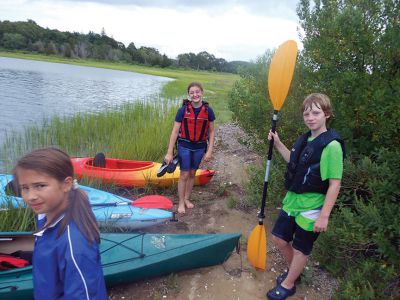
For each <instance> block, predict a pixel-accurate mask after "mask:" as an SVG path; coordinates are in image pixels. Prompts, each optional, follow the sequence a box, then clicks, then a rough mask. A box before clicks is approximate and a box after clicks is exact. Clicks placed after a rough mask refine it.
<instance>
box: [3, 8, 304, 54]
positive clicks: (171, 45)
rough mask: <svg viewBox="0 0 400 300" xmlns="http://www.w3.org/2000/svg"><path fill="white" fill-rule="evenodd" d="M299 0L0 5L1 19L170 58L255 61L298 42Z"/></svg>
mask: <svg viewBox="0 0 400 300" xmlns="http://www.w3.org/2000/svg"><path fill="white" fill-rule="evenodd" d="M297 3H298V0H254V1H253V0H198V1H193V0H186V1H185V0H90V1H89V0H0V20H1V21H4V20H9V21H26V20H28V19H32V20H34V21H35V22H36V23H37V24H38V25H40V26H42V27H45V28H46V27H47V28H49V29H58V30H60V31H70V32H79V33H84V34H87V33H88V32H89V31H93V32H95V33H101V32H102V29H104V31H105V33H106V34H107V35H108V36H110V37H113V38H114V39H115V40H117V41H119V42H122V43H124V44H125V46H128V45H129V43H131V42H133V43H134V44H135V46H136V47H137V48H139V47H141V46H146V47H154V48H156V49H158V50H159V51H160V53H161V54H166V55H167V56H168V57H169V58H176V57H177V56H178V55H179V54H183V53H189V52H192V53H195V54H197V53H199V52H201V51H207V52H208V53H210V54H213V55H214V56H215V57H217V58H224V59H225V60H227V61H234V60H242V61H255V60H256V59H257V58H258V57H259V56H261V55H263V54H264V53H265V51H267V50H268V49H274V48H277V47H278V46H279V45H280V44H281V43H283V42H284V41H286V40H289V39H293V40H296V41H297V42H298V44H300V42H299V38H298V35H299V34H298V29H297V27H298V18H297V15H296V6H297ZM299 46H300V45H299Z"/></svg>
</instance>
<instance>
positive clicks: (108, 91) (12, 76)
mask: <svg viewBox="0 0 400 300" xmlns="http://www.w3.org/2000/svg"><path fill="white" fill-rule="evenodd" d="M170 80H172V79H170V78H165V77H159V76H152V75H145V74H138V73H132V72H124V71H115V70H108V69H100V68H93V67H82V66H74V65H67V64H60V63H48V62H41V61H32V60H24V59H14V58H5V57H0V146H1V145H2V144H3V141H4V139H5V136H6V133H7V134H10V133H11V132H19V131H22V129H23V128H24V127H27V126H30V125H32V124H35V123H36V124H40V123H42V121H43V119H44V118H51V117H52V116H54V115H67V116H69V115H73V114H74V113H76V112H97V111H101V110H104V109H109V108H115V107H118V106H119V105H121V104H123V103H127V102H133V101H137V100H142V99H149V98H151V97H154V98H155V99H158V93H159V92H160V90H161V87H162V86H163V85H164V84H166V83H167V82H168V81H170Z"/></svg>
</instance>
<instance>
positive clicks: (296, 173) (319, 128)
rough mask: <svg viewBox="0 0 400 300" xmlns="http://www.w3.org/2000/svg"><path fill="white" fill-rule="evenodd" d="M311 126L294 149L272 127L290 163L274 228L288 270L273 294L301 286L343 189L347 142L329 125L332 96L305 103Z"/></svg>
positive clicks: (314, 96) (312, 97) (285, 293)
mask: <svg viewBox="0 0 400 300" xmlns="http://www.w3.org/2000/svg"><path fill="white" fill-rule="evenodd" d="M302 112H303V120H304V123H305V125H306V126H307V127H308V128H309V131H308V132H307V133H305V134H303V135H302V136H300V137H299V138H298V140H297V141H296V143H295V144H294V146H293V148H292V150H291V151H290V150H289V149H288V148H287V147H286V146H285V145H284V144H283V143H282V142H281V140H280V139H279V136H278V134H277V133H276V132H275V133H273V132H272V131H270V133H269V135H268V139H269V140H271V139H273V140H274V146H275V148H276V149H277V150H278V152H279V153H280V154H281V155H282V157H283V158H284V160H285V161H286V162H287V163H288V165H287V169H286V174H285V187H286V188H287V189H288V192H287V194H286V196H285V198H284V199H283V208H282V211H281V213H280V215H279V217H278V219H277V221H276V223H275V226H274V228H273V229H272V235H273V236H272V239H273V242H274V244H275V245H276V246H277V247H278V248H279V250H280V252H281V254H282V255H283V257H284V259H285V261H286V263H287V266H288V271H287V272H285V273H283V274H281V275H279V276H278V277H277V279H276V286H275V287H274V288H273V289H271V290H270V291H269V292H268V293H267V297H268V298H269V299H273V300H278V299H279V300H281V299H286V298H287V297H289V296H292V295H294V294H295V292H296V285H295V283H296V281H297V280H298V278H299V277H300V275H301V273H302V271H303V269H304V267H305V265H306V262H307V258H308V256H309V255H310V253H311V250H312V247H313V244H314V242H315V240H316V239H317V238H318V235H319V234H320V233H321V232H325V231H326V230H327V228H328V220H329V216H330V213H331V211H332V208H333V206H334V204H335V201H336V198H337V196H338V194H339V190H340V183H341V178H342V173H343V157H344V144H343V141H342V140H341V138H340V136H339V134H338V133H336V132H335V131H334V130H332V129H327V127H326V123H327V121H329V120H330V118H331V117H332V116H333V114H332V107H331V103H330V100H329V98H328V96H326V95H324V94H319V93H315V94H311V95H309V96H307V97H306V99H305V100H304V101H303V105H302Z"/></svg>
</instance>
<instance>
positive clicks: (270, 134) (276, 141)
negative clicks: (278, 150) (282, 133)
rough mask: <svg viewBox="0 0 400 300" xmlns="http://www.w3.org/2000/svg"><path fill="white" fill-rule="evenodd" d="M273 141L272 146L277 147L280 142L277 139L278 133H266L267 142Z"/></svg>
mask: <svg viewBox="0 0 400 300" xmlns="http://www.w3.org/2000/svg"><path fill="white" fill-rule="evenodd" d="M272 139H274V144H275V145H278V144H279V143H281V140H280V139H279V136H278V132H276V131H275V133H273V132H272V131H271V130H270V131H269V133H268V140H272Z"/></svg>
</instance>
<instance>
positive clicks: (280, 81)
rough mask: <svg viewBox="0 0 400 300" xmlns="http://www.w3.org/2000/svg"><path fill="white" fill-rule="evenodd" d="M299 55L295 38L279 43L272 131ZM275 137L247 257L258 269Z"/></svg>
mask: <svg viewBox="0 0 400 300" xmlns="http://www.w3.org/2000/svg"><path fill="white" fill-rule="evenodd" d="M296 57H297V44H296V42H295V41H293V40H289V41H286V42H285V43H283V44H282V45H280V46H279V48H278V50H276V52H275V54H274V56H273V57H272V60H271V64H270V66H269V73H268V91H269V96H270V98H271V102H272V105H273V107H274V113H273V116H272V128H271V131H272V132H275V128H276V122H277V121H278V112H279V110H280V108H281V107H282V105H283V103H284V102H285V100H286V96H287V93H288V91H289V86H290V83H291V81H292V77H293V72H294V67H295V64H296ZM273 145H274V140H273V139H272V140H270V141H269V148H268V160H267V166H266V169H265V179H264V188H263V194H262V201H261V210H260V213H259V214H258V225H257V226H256V227H255V228H254V229H253V231H252V232H251V234H250V236H249V239H248V241H247V258H248V260H249V261H250V263H251V264H252V265H253V266H254V267H255V268H257V269H261V270H265V265H266V259H267V234H266V232H265V227H264V218H265V215H264V210H265V203H266V199H267V191H268V177H269V172H270V166H271V159H272V149H273Z"/></svg>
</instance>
